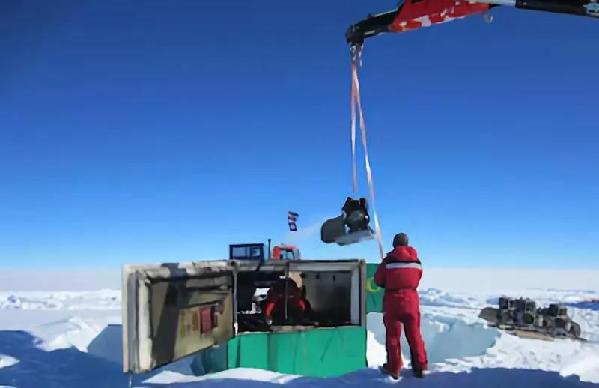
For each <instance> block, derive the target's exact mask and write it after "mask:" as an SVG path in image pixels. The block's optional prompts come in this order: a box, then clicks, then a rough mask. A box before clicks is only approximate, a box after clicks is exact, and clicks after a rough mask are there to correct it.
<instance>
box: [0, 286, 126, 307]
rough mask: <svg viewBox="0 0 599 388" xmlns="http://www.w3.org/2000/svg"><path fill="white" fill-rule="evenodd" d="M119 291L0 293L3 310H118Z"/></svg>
mask: <svg viewBox="0 0 599 388" xmlns="http://www.w3.org/2000/svg"><path fill="white" fill-rule="evenodd" d="M120 308H121V292H120V291H119V290H108V289H105V290H99V291H84V292H76V291H55V292H45V291H19V292H0V309H2V310H4V309H7V310H120Z"/></svg>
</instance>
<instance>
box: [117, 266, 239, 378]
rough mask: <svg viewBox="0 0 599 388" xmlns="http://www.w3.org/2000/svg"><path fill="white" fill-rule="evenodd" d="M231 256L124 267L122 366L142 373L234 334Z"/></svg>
mask: <svg viewBox="0 0 599 388" xmlns="http://www.w3.org/2000/svg"><path fill="white" fill-rule="evenodd" d="M234 282H235V276H234V271H233V267H231V266H230V265H229V264H228V262H226V261H207V262H198V263H188V264H162V265H154V266H130V265H126V266H124V267H123V287H122V292H123V370H124V371H125V372H133V373H140V372H146V371H150V370H152V369H154V368H157V367H159V366H161V365H165V364H168V363H171V362H173V361H175V360H178V359H180V358H182V357H185V356H187V355H189V354H192V353H194V352H197V351H199V350H202V349H207V348H209V347H211V346H213V345H216V344H221V343H225V342H226V341H227V340H229V339H230V338H232V337H233V336H234V333H235V331H234V323H235V318H234V317H235V314H234V309H235V307H234V303H233V301H234V289H235V286H234Z"/></svg>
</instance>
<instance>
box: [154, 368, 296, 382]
mask: <svg viewBox="0 0 599 388" xmlns="http://www.w3.org/2000/svg"><path fill="white" fill-rule="evenodd" d="M248 376H251V380H252V382H253V383H255V382H262V383H272V384H286V383H289V382H290V381H292V380H294V379H297V378H298V377H300V376H296V375H286V374H282V373H277V372H271V371H267V370H262V369H249V368H237V369H231V370H228V371H224V372H219V373H213V374H210V375H206V376H190V375H185V374H181V373H177V372H172V371H166V372H162V373H161V374H159V375H156V376H154V377H151V378H149V379H147V380H145V381H144V383H145V384H171V383H172V382H177V383H191V382H201V381H205V382H207V384H208V385H210V384H211V381H213V380H222V379H232V380H233V381H235V380H244V379H247V378H248ZM239 382H240V381H239ZM239 382H238V383H239ZM238 383H236V384H235V385H236V386H239V384H238Z"/></svg>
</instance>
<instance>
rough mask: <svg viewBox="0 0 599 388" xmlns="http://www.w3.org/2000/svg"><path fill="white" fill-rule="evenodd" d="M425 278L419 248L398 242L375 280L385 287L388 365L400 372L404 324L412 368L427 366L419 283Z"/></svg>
mask: <svg viewBox="0 0 599 388" xmlns="http://www.w3.org/2000/svg"><path fill="white" fill-rule="evenodd" d="M420 278H422V266H421V264H420V260H418V253H417V252H416V249H414V248H412V247H409V246H399V247H396V248H395V249H394V250H393V251H391V252H390V253H389V254H388V255H387V257H385V259H384V260H383V262H382V263H381V264H379V266H378V268H377V270H376V273H375V274H374V282H375V283H376V284H377V285H379V286H380V287H383V288H384V289H385V296H384V298H383V322H384V324H385V328H386V330H387V336H386V342H387V368H388V369H389V371H390V372H391V373H394V374H397V375H399V371H400V370H401V364H402V362H401V349H400V343H399V339H400V337H401V325H402V324H403V325H404V331H405V333H406V337H407V340H408V343H409V344H410V353H411V355H412V369H421V370H425V369H426V367H427V359H426V350H425V348H424V341H423V340H422V334H421V333H420V301H419V299H418V292H417V291H416V288H418V284H419V283H420Z"/></svg>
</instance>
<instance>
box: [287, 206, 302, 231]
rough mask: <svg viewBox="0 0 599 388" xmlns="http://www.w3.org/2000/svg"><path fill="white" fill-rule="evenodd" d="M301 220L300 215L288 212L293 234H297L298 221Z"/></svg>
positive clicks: (288, 222) (288, 220) (288, 221)
mask: <svg viewBox="0 0 599 388" xmlns="http://www.w3.org/2000/svg"><path fill="white" fill-rule="evenodd" d="M298 218H299V214H297V213H296V212H292V211H288V212H287V224H288V225H289V230H290V231H292V232H297V219H298Z"/></svg>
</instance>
